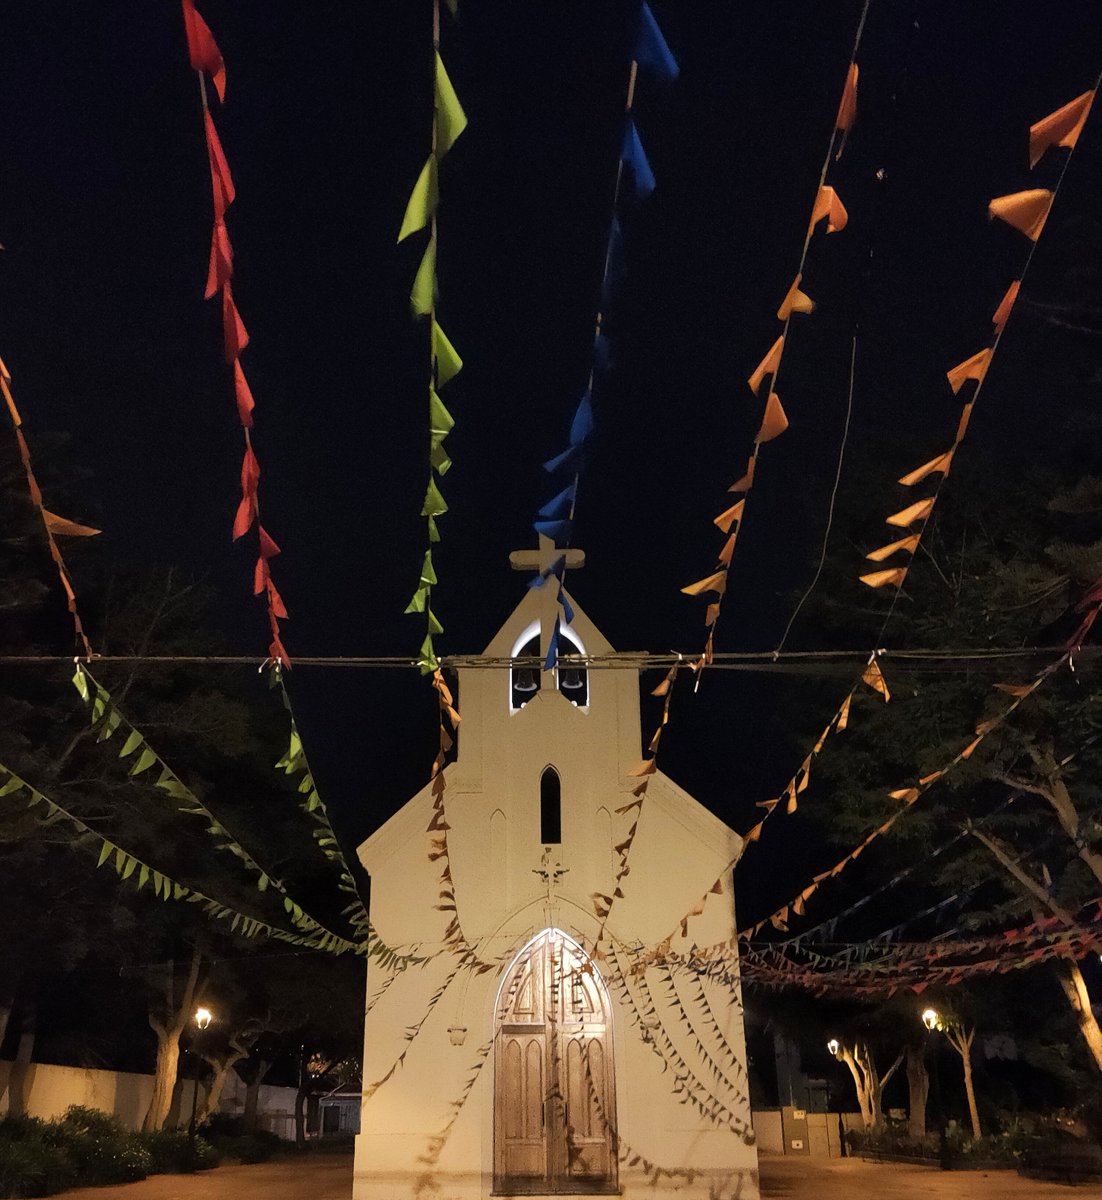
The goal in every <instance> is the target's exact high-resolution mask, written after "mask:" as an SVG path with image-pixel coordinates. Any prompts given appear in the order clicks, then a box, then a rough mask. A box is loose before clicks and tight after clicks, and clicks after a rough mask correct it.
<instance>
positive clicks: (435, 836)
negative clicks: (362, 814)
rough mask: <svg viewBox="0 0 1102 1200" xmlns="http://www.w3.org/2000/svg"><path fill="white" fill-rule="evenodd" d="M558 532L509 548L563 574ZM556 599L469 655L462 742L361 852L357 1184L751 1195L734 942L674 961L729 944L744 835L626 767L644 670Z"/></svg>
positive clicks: (530, 596) (378, 1196)
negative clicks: (364, 878) (710, 957)
mask: <svg viewBox="0 0 1102 1200" xmlns="http://www.w3.org/2000/svg"><path fill="white" fill-rule="evenodd" d="M541 541H542V542H543V544H542V545H541V549H540V551H539V552H535V553H529V552H518V553H515V554H514V555H513V556H512V559H513V565H514V566H515V567H516V568H517V569H521V570H524V569H529V570H530V569H533V568H534V569H536V570H539V569H540V567H543V568H544V570H546V569H547V567H548V566H549V565H550V563H551V561H552V558H551V556H552V555H553V554H555V553H558V554H561V553H562V552H561V551H557V552H556V551H554V549H553V547H551V545H550V543H548V542H546V539H541ZM569 555H570V558H569V560H568V565H570V566H572V567H573V566H577V565H580V564H581V562H582V556H581V553H580V552H578V551H570V552H569ZM557 592H558V583H557V581H556V579H555V578H554V577H553V576H552V577H551V578H549V579H548V581H547V583H546V584H545V585H544V586H542V587H532V588H529V589H528V590H527V592H526V593H525V596H524V598H523V599H522V600H521V602H520V603H519V604H518V605H517V607H516V609H515V610H514V612H513V614H512V615H511V616H510V617H509V619H508V620H507V621H506V622H505V624H504V625H503V626H502V628H501V629H500V630H499V631H498V633H497V634H496V636H495V637H494V638H493V640H492V641H491V642H490V644H489V645H488V646H487V647H486V649H485V651H484V652H483V654H482V655H481V656H478V657H474V658H471V659H468V660H466V662H467V663H468V664H469V665H465V666H461V667H460V668H459V672H458V674H459V685H458V698H457V702H458V705H459V707H460V709H461V712H462V723H461V725H460V726H459V729H458V733H457V737H458V746H457V757H456V760H455V761H454V762H452V763H450V764H449V765H448V766H447V767H445V768H444V770H443V771H442V772H441V773H440V776H438V777H437V778H436V779H435V780H434V781H433V783H431V784H429V785H427V786H426V787H425V788H423V789H422V790H421V791H420V792H418V794H417V795H416V796H414V797H413V798H412V799H411V800H409V801H408V802H407V803H406V804H405V805H404V806H403V807H402V808H401V809H399V811H398V812H396V813H395V814H394V816H392V817H391V818H390V819H389V820H388V821H387V822H386V823H385V824H384V825H383V826H382V827H381V828H380V829H379V830H378V831H377V832H376V833H374V834H373V835H372V836H371V837H369V838H368V839H367V840H366V841H365V842H364V843H363V844H362V845H361V846H360V848H359V855H360V859H361V861H362V863H363V865H364V867H365V868H366V869H367V871H368V872H369V874H370V876H371V901H370V915H371V920H372V925H373V928H374V931H375V933H374V936H375V937H376V938H377V939H378V944H379V946H380V947H381V949H380V952H379V953H378V954H377V955H373V956H372V957H371V958H370V960H369V963H368V972H367V1004H366V1017H365V1023H364V1073H363V1081H364V1090H363V1110H362V1116H361V1125H360V1128H361V1132H360V1134H359V1136H358V1139H357V1144H356V1169H355V1191H354V1195H355V1197H356V1200H383V1198H385V1200H399V1198H400V1197H402V1196H407V1195H417V1194H420V1193H422V1192H423V1193H425V1194H426V1195H427V1194H435V1195H436V1196H437V1197H440V1198H441V1200H446V1198H449V1197H462V1198H464V1200H466V1198H471V1200H476V1198H481V1197H490V1196H512V1195H524V1196H533V1195H554V1196H560V1197H561V1196H573V1195H589V1196H591V1195H617V1194H622V1195H625V1196H643V1195H647V1196H652V1195H654V1193H655V1192H660V1193H674V1192H676V1193H677V1194H679V1195H681V1196H685V1197H700V1198H701V1200H704V1198H708V1200H720V1198H728V1197H739V1198H740V1200H757V1197H758V1185H757V1153H756V1150H755V1149H754V1144H753V1143H754V1139H753V1133H752V1130H751V1125H750V1103H749V1096H748V1085H747V1075H746V1051H745V1038H744V1030H743V1012H742V999H741V990H740V986H739V982H738V977H737V963H736V960H735V958H734V954H733V952H732V951H728V954H729V958H728V959H727V960H726V961H725V963H724V969H723V970H722V971H715V972H709V973H704V972H701V971H697V970H693V969H691V968H690V967H688V966H686V965H684V963H683V962H679V961H678V956H679V955H682V956H683V955H684V954H685V953H686V952H687V951H688V950H689V948H690V947H691V946H692V945H694V944H695V945H696V946H713V945H717V944H720V943H728V942H731V939H732V938H733V937H734V933H735V913H734V896H733V887H732V878H731V871H730V869H729V867H730V864H731V862H732V860H733V859H734V858H735V857H736V854H737V851H738V849H739V845H740V842H739V838H738V835H737V834H735V833H734V832H733V831H732V830H731V829H729V828H728V827H727V826H726V825H725V824H723V822H721V821H720V820H718V818H716V817H715V816H713V815H712V814H711V813H710V812H708V811H707V810H706V809H705V808H704V807H703V806H702V805H700V804H699V803H697V801H695V800H694V799H693V798H692V797H691V796H690V795H688V794H687V793H686V792H684V791H683V790H682V789H681V788H679V787H678V786H677V784H676V783H674V782H673V781H672V780H671V779H669V778H667V777H666V776H665V775H664V774H662V773H661V772H660V771H656V772H654V773H653V774H649V775H647V776H645V778H640V776H638V775H632V774H630V772H632V771H633V770H635V769H636V768H637V767H638V765H639V762H640V750H641V744H642V738H641V728H640V698H639V689H640V678H639V675H640V670H639V662H638V661H636V660H633V659H632V657H631V656H615V655H614V653H613V650H612V647H611V646H610V645H609V643H608V642H607V641H606V640H605V639H604V637H603V636H602V635H601V633H600V632H599V631H598V630H597V629H596V627H595V626H594V625H593V624H592V622H591V621H590V620H589V619H588V617H586V615H585V614H584V613H583V612H582V611H581V609H580V608H579V607H578V605H577V604H576V603H575V602H574V601H573V598H572V597H570V598H569V604H568V605H567V606H566V609H565V613H566V614H567V615H569V617H570V620H569V623H567V621H566V617H565V615H564V610H563V609H561V608H560V606H559V602H558V597H557ZM556 617H558V618H559V621H560V625H559V629H558V637H557V641H558V646H557V650H558V652H557V654H556V653H554V651H552V653H551V655H550V657H549V656H548V651H549V648H551V640H552V636H553V632H554V630H555V622H556ZM517 658H520V659H521V660H522V661H521V663H513V662H511V660H513V659H517ZM524 660H527V664H526V663H525V662H524ZM593 660H596V661H593ZM531 664H536V665H531ZM541 665H549V666H551V669H546V670H545V669H541ZM648 733H649V731H648ZM643 782H645V785H646V786H645V788H644V789H642V790H641V789H640V784H641V783H643ZM702 897H706V901H707V902H706V903H703V904H702V903H701V899H702ZM687 917H688V918H690V919H689V920H687V921H686V918H687ZM731 945H733V942H731ZM656 950H657V952H656Z"/></svg>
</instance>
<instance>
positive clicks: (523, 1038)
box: [494, 929, 617, 1195]
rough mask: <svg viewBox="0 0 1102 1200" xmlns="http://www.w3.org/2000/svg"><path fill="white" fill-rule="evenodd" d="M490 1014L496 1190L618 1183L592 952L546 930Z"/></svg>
mask: <svg viewBox="0 0 1102 1200" xmlns="http://www.w3.org/2000/svg"><path fill="white" fill-rule="evenodd" d="M494 1016H495V1020H496V1022H497V1032H496V1036H495V1042H494V1051H495V1053H494V1191H495V1192H503V1193H510V1194H514V1193H518V1192H520V1193H526V1194H529V1195H545V1194H554V1193H559V1192H563V1193H578V1192H591V1193H605V1192H615V1191H616V1190H617V1188H616V1166H617V1163H616V1144H615V1140H616V1139H615V1129H616V1085H615V1076H614V1074H613V1063H612V1008H611V1005H610V1003H609V998H608V992H607V991H606V990H605V985H604V981H603V980H602V979H601V976H600V974H599V973H598V971H597V968H596V966H595V965H594V963H593V962H592V960H591V959H590V958H589V956H588V955H587V954H586V952H585V951H584V950H583V949H582V948H581V946H579V945H578V943H577V942H575V941H574V940H573V939H572V938H570V937H568V936H567V935H566V934H565V933H563V932H562V930H560V929H546V930H544V932H543V933H541V934H539V935H538V936H537V937H535V938H533V939H532V941H530V942H529V943H528V945H527V946H525V947H524V949H523V950H522V951H521V952H520V953H519V954H518V955H517V957H516V958H515V959H514V960H513V964H512V966H511V967H510V968H509V970H508V971H507V972H506V975H505V978H504V980H503V981H502V985H501V990H500V991H499V992H498V999H497V1007H496V1011H495V1014H494Z"/></svg>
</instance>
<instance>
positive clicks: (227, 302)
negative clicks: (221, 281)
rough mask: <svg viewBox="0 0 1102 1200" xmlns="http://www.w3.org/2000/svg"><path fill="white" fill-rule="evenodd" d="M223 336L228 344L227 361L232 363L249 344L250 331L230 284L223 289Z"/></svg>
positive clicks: (226, 344)
mask: <svg viewBox="0 0 1102 1200" xmlns="http://www.w3.org/2000/svg"><path fill="white" fill-rule="evenodd" d="M222 338H223V340H224V342H225V346H226V362H228V363H230V364H232V363H234V362H235V361H236V360H237V359H238V358H240V357H241V351H242V350H244V349H245V347H246V346H247V345H248V344H249V332H248V330H247V329H246V328H245V322H244V321H242V320H241V314H240V313H239V312H238V311H237V305H236V304H234V302H233V293H232V292H231V291H230V287H229V284H227V285H226V286H225V287H224V288H223V289H222Z"/></svg>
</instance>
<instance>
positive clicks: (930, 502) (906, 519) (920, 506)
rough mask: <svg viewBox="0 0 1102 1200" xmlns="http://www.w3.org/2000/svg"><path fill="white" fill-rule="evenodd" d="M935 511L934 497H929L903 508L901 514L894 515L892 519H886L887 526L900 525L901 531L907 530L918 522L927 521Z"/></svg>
mask: <svg viewBox="0 0 1102 1200" xmlns="http://www.w3.org/2000/svg"><path fill="white" fill-rule="evenodd" d="M933 509H934V497H933V496H928V497H927V498H926V499H925V500H917V501H916V502H915V503H914V504H909V505H908V506H907V507H906V508H901V509H900V510H899V512H897V513H892V515H891V516H890V517H886V518H885V524H887V525H898V526H899V528H900V529H906V528H907V526H908V525H913V524H914V523H915V522H916V521H925V520H926V519H927V518H928V517H929V515H930V513H931V512H933Z"/></svg>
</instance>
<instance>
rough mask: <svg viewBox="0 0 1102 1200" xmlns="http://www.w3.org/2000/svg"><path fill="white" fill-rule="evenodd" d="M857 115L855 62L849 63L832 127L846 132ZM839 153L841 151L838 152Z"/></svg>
mask: <svg viewBox="0 0 1102 1200" xmlns="http://www.w3.org/2000/svg"><path fill="white" fill-rule="evenodd" d="M856 116H857V64H856V63H855V62H853V63H850V64H849V71H847V72H846V86H845V88H844V89H843V90H842V102H841V103H840V104H839V105H838V115H837V117H835V118H834V128H835V129H840V130H841V131H842V132H843V133H848V132H849V131H850V129H851V128H852V127H853V122H854V119H855V118H856ZM838 153H839V154H840V153H841V151H839V152H838Z"/></svg>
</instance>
